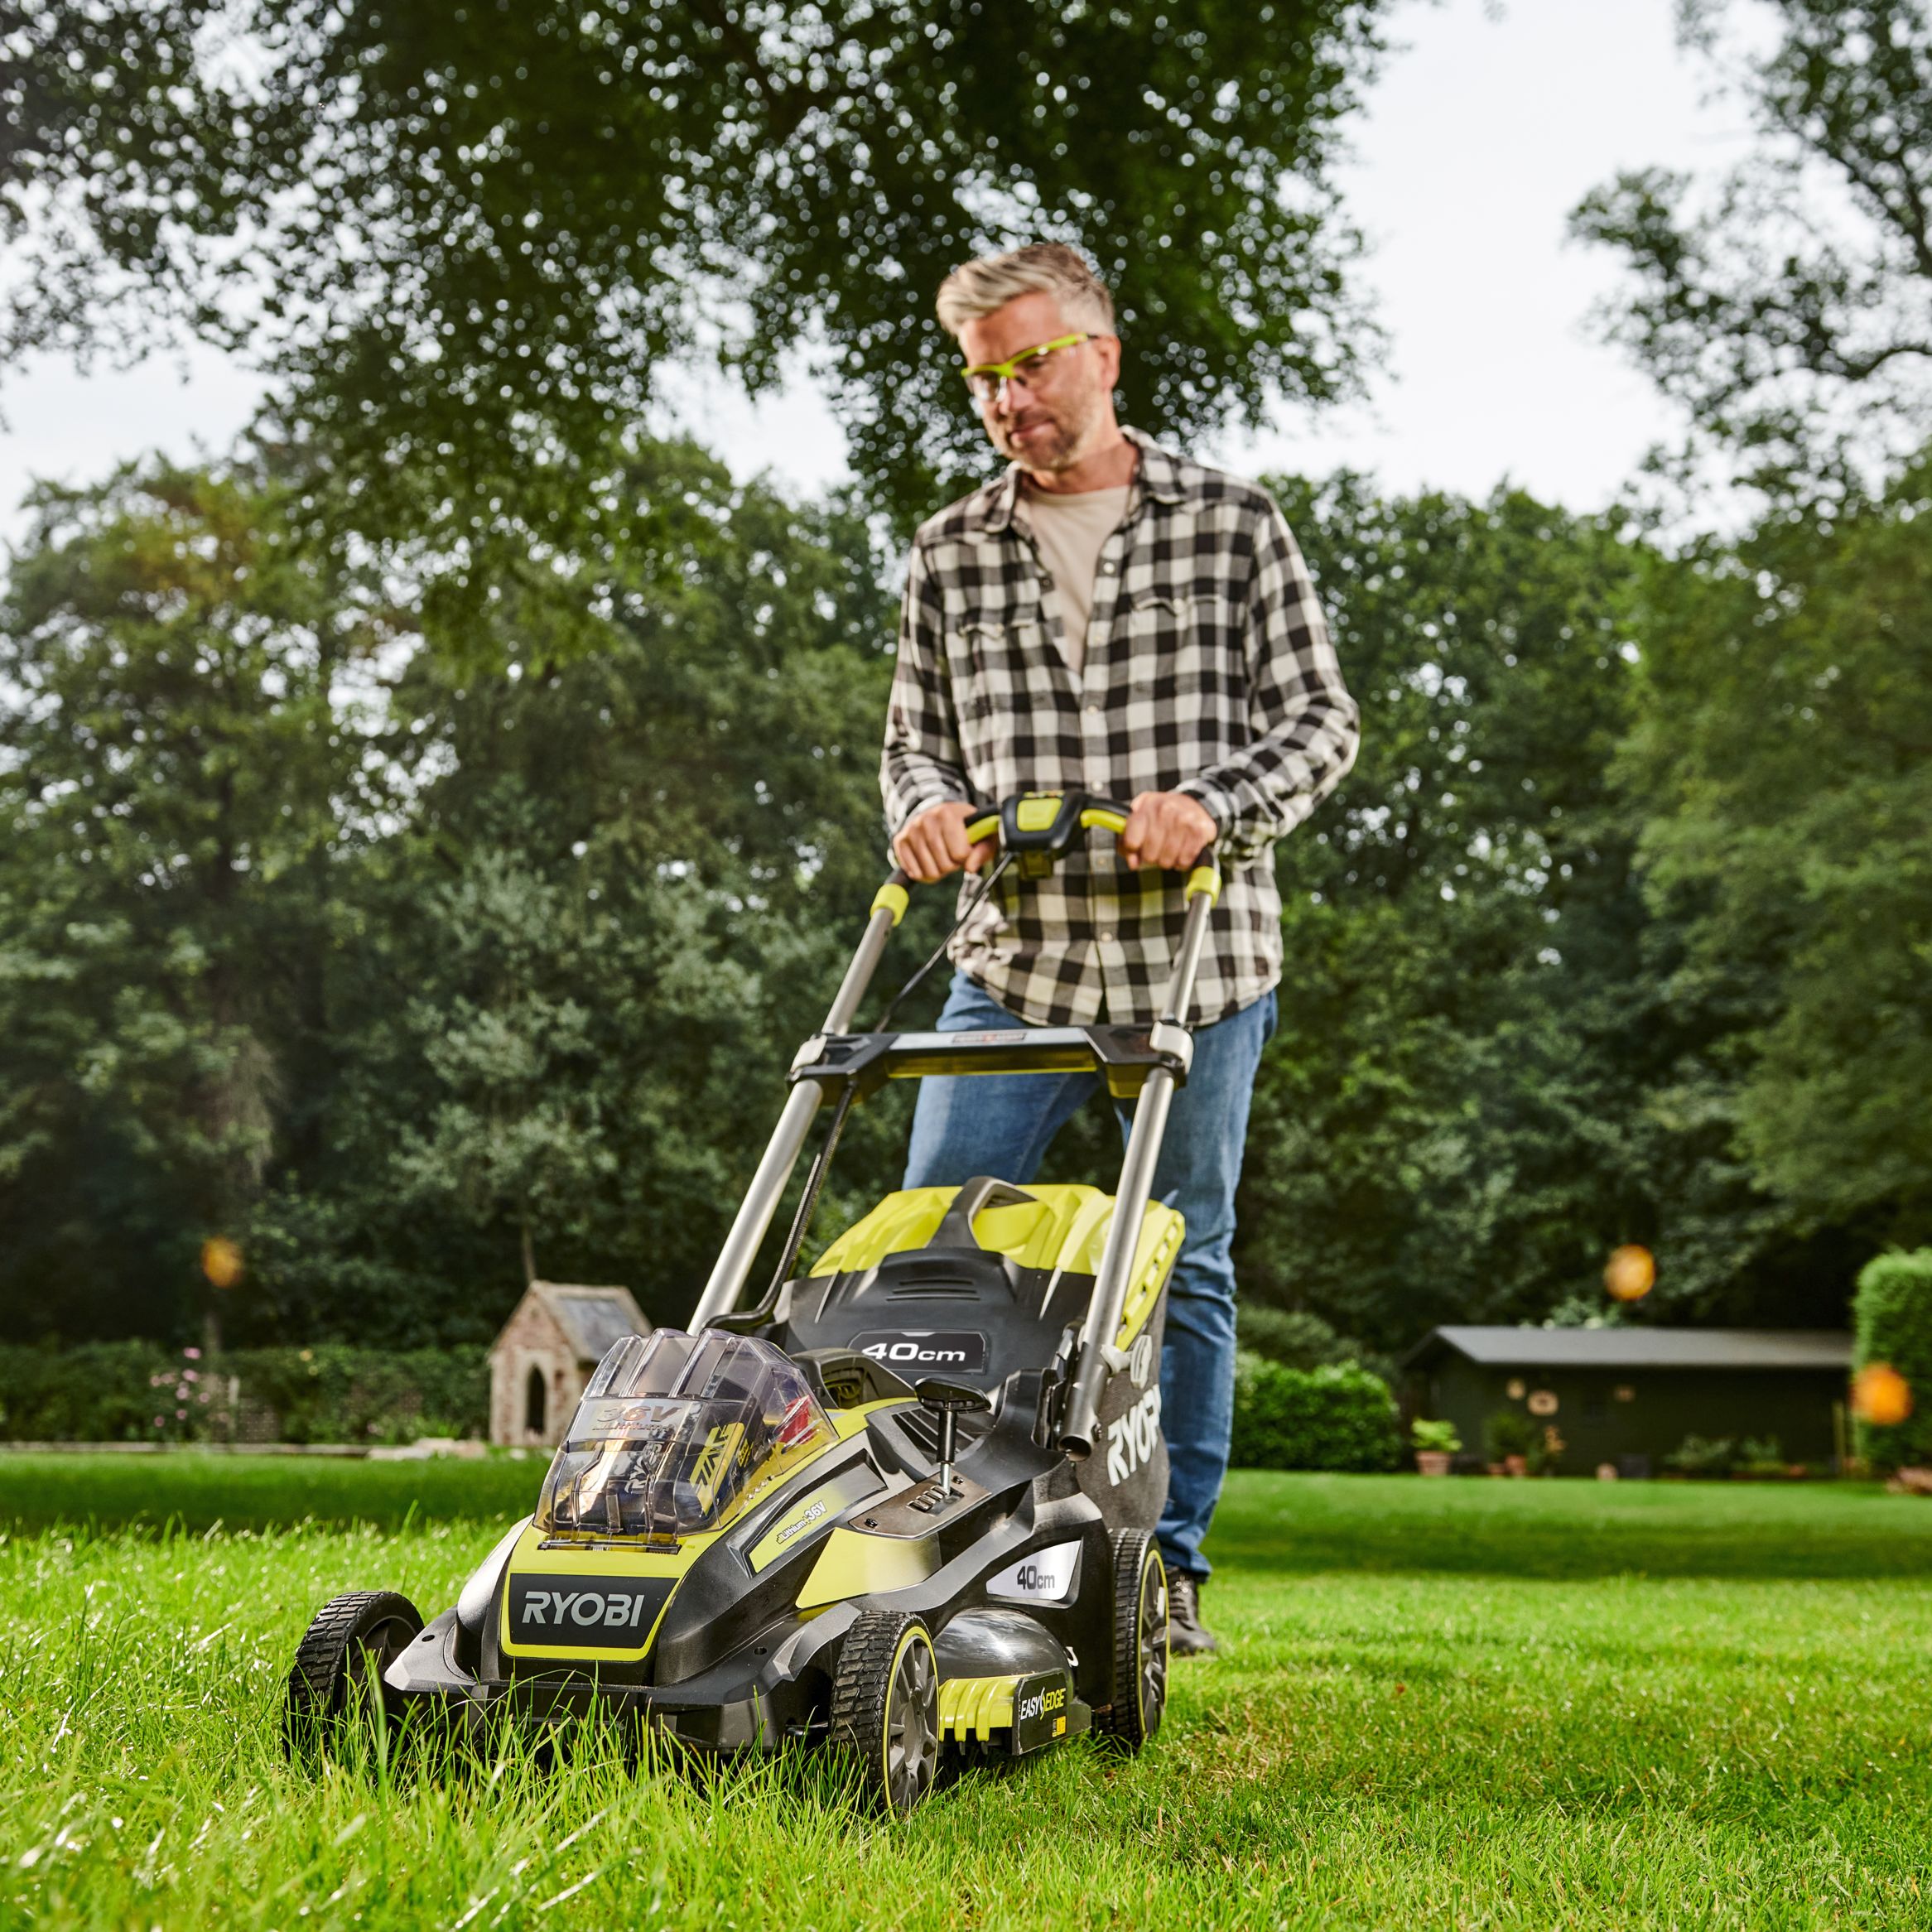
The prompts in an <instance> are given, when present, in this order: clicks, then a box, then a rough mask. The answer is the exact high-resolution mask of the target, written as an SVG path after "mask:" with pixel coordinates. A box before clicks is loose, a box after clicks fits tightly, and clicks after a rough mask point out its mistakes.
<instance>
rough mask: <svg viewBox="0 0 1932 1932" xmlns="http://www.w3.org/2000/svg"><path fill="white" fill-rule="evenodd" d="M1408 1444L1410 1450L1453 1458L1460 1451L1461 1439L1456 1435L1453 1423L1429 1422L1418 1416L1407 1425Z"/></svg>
mask: <svg viewBox="0 0 1932 1932" xmlns="http://www.w3.org/2000/svg"><path fill="white" fill-rule="evenodd" d="M1409 1447H1410V1448H1414V1449H1423V1450H1427V1451H1429V1452H1432V1453H1435V1454H1438V1455H1444V1456H1453V1455H1456V1454H1457V1453H1459V1452H1460V1450H1461V1449H1462V1437H1461V1436H1459V1435H1458V1434H1457V1433H1456V1425H1455V1424H1454V1423H1453V1422H1431V1421H1429V1420H1428V1419H1426V1418H1425V1417H1423V1416H1417V1417H1416V1419H1415V1420H1414V1422H1412V1423H1410V1424H1409Z"/></svg>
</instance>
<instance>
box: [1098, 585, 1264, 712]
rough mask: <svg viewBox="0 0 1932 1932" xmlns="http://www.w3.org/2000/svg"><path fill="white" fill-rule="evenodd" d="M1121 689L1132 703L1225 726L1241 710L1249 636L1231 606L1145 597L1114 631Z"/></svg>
mask: <svg viewBox="0 0 1932 1932" xmlns="http://www.w3.org/2000/svg"><path fill="white" fill-rule="evenodd" d="M1116 635H1117V637H1118V638H1119V640H1120V642H1119V648H1120V653H1121V658H1122V662H1121V666H1120V669H1121V673H1122V676H1121V678H1120V682H1121V683H1122V684H1123V685H1124V686H1125V688H1126V690H1127V692H1128V694H1129V696H1130V698H1132V699H1133V700H1135V701H1138V702H1141V703H1145V702H1148V701H1153V702H1154V703H1155V704H1159V705H1168V706H1175V707H1177V708H1180V709H1183V710H1184V711H1188V713H1190V714H1192V715H1199V714H1201V713H1202V712H1203V711H1205V712H1207V714H1209V715H1215V716H1223V715H1225V716H1226V717H1228V718H1229V719H1230V720H1232V719H1234V718H1236V717H1239V716H1241V715H1243V714H1245V711H1246V708H1247V694H1248V685H1249V672H1248V661H1247V631H1246V627H1245V624H1243V623H1241V621H1240V613H1239V612H1238V610H1237V609H1236V605H1235V604H1234V602H1233V600H1231V599H1230V598H1227V597H1224V596H1220V595H1215V594H1212V593H1202V592H1197V591H1194V590H1143V591H1140V592H1138V593H1137V594H1135V595H1134V596H1133V597H1131V598H1130V600H1128V603H1127V605H1126V609H1125V611H1124V612H1123V613H1122V615H1121V619H1120V624H1119V625H1118V626H1117V629H1116Z"/></svg>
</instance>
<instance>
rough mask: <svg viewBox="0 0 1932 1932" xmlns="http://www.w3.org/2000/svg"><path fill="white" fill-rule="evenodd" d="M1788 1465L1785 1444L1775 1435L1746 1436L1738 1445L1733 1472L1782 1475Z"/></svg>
mask: <svg viewBox="0 0 1932 1932" xmlns="http://www.w3.org/2000/svg"><path fill="white" fill-rule="evenodd" d="M1788 1467H1790V1465H1789V1464H1788V1463H1787V1462H1785V1446H1784V1444H1783V1443H1780V1441H1779V1440H1778V1438H1776V1437H1775V1436H1747V1437H1746V1438H1744V1440H1743V1441H1742V1443H1740V1444H1739V1445H1738V1448H1737V1463H1736V1465H1735V1467H1734V1471H1733V1472H1734V1473H1735V1474H1737V1475H1739V1476H1782V1475H1783V1474H1784V1473H1785V1470H1786V1469H1787V1468H1788Z"/></svg>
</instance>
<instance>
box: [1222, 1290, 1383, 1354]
mask: <svg viewBox="0 0 1932 1932" xmlns="http://www.w3.org/2000/svg"><path fill="white" fill-rule="evenodd" d="M1235 1327H1236V1332H1237V1335H1238V1337H1239V1339H1240V1342H1241V1347H1243V1348H1245V1349H1247V1350H1248V1351H1250V1352H1251V1353H1252V1354H1255V1355H1258V1356H1262V1357H1263V1358H1264V1359H1265V1360H1266V1361H1278V1362H1279V1363H1280V1364H1281V1365H1282V1366H1284V1368H1291V1369H1318V1368H1324V1367H1326V1366H1327V1365H1328V1364H1330V1363H1331V1362H1347V1361H1356V1360H1357V1359H1358V1351H1357V1350H1356V1346H1355V1344H1354V1343H1353V1342H1350V1341H1348V1340H1347V1338H1346V1337H1343V1336H1341V1335H1337V1333H1336V1332H1335V1331H1334V1329H1332V1327H1329V1325H1328V1324H1327V1323H1326V1322H1324V1321H1323V1319H1322V1318H1321V1317H1320V1316H1319V1315H1316V1314H1311V1313H1309V1312H1308V1310H1307V1309H1306V1308H1269V1307H1268V1306H1267V1305H1266V1304H1265V1303H1260V1302H1250V1301H1246V1300H1243V1301H1241V1302H1239V1303H1236V1308H1235Z"/></svg>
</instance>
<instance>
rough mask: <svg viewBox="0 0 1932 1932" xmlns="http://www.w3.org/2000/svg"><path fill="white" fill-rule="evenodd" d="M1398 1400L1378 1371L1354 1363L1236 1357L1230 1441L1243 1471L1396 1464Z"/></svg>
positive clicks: (1233, 1456)
mask: <svg viewBox="0 0 1932 1932" xmlns="http://www.w3.org/2000/svg"><path fill="white" fill-rule="evenodd" d="M1229 1459H1230V1461H1231V1463H1232V1464H1233V1466H1234V1467H1236V1468H1241V1469H1352V1470H1375V1469H1393V1468H1394V1467H1395V1465H1396V1463H1397V1462H1398V1461H1399V1460H1400V1443H1399V1441H1398V1439H1397V1437H1396V1433H1395V1402H1394V1400H1393V1399H1392V1398H1391V1397H1390V1394H1389V1385H1388V1384H1387V1383H1386V1382H1385V1381H1384V1380H1382V1379H1381V1377H1380V1376H1376V1375H1371V1374H1370V1373H1369V1371H1367V1370H1366V1369H1362V1368H1358V1367H1356V1366H1353V1365H1352V1364H1347V1363H1330V1364H1328V1365H1327V1366H1324V1367H1321V1368H1313V1369H1293V1368H1285V1367H1284V1366H1282V1365H1281V1364H1280V1363H1279V1362H1272V1361H1266V1360H1265V1359H1264V1358H1263V1357H1262V1356H1258V1355H1255V1354H1251V1353H1250V1352H1249V1351H1247V1350H1245V1349H1243V1350H1242V1351H1241V1352H1240V1353H1239V1354H1238V1355H1237V1356H1236V1366H1235V1424H1234V1441H1233V1446H1232V1448H1231V1451H1230V1457H1229Z"/></svg>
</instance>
